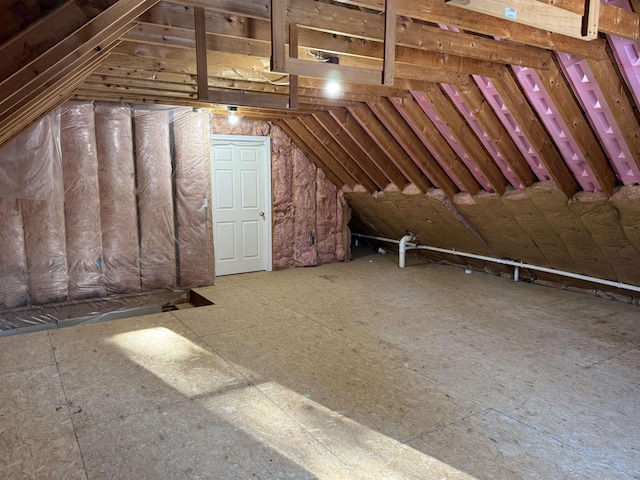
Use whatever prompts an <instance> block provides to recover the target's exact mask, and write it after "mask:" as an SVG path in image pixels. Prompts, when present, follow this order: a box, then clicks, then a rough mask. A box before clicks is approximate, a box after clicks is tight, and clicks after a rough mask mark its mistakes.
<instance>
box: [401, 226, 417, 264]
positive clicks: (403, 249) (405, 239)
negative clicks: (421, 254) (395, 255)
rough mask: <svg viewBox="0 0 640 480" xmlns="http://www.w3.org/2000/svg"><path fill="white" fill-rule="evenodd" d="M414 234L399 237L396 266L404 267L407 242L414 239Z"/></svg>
mask: <svg viewBox="0 0 640 480" xmlns="http://www.w3.org/2000/svg"><path fill="white" fill-rule="evenodd" d="M415 239H416V237H415V235H410V234H409V235H405V236H404V237H402V238H401V239H400V249H399V259H398V267H400V268H404V261H405V258H406V253H407V243H408V242H410V241H411V240H415Z"/></svg>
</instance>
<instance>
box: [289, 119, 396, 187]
mask: <svg viewBox="0 0 640 480" xmlns="http://www.w3.org/2000/svg"><path fill="white" fill-rule="evenodd" d="M298 120H299V121H300V122H301V123H302V124H303V125H304V126H305V127H306V128H307V130H308V131H309V133H310V134H311V135H313V136H314V137H315V138H317V139H318V141H319V142H320V143H321V144H322V145H324V147H325V148H326V150H327V151H328V152H329V153H331V155H332V157H331V159H332V160H335V161H336V162H338V163H339V164H340V165H341V166H342V167H343V168H344V169H345V170H346V171H347V172H349V175H351V176H352V177H353V178H355V179H356V181H357V182H358V183H359V184H360V185H362V186H363V187H364V188H365V189H366V190H367V191H368V192H369V193H373V192H375V191H376V190H382V189H383V188H384V187H385V186H386V185H387V182H386V181H385V182H384V183H383V185H382V186H379V185H377V184H376V183H375V182H374V181H373V180H372V179H371V177H370V176H369V175H368V174H367V173H366V172H365V171H364V170H363V169H362V168H361V167H360V165H359V164H358V163H357V162H356V161H354V159H353V158H352V157H351V156H350V155H349V153H348V152H346V151H345V150H344V149H343V148H342V146H341V145H340V144H339V143H338V142H336V141H335V139H334V138H333V137H332V136H331V135H329V133H328V132H327V131H326V130H325V129H324V127H323V126H322V124H320V123H319V122H318V120H316V119H315V118H314V117H313V116H311V115H301V116H300V117H298ZM385 180H386V179H385Z"/></svg>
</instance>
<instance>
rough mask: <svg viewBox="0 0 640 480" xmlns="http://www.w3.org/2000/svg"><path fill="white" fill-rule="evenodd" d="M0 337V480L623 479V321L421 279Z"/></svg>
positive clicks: (452, 272) (485, 288) (424, 272)
mask: <svg viewBox="0 0 640 480" xmlns="http://www.w3.org/2000/svg"><path fill="white" fill-rule="evenodd" d="M396 260H397V257H394V256H392V255H384V256H383V255H371V256H363V257H359V258H357V259H356V260H354V261H352V262H350V263H348V264H332V265H325V266H321V267H317V268H307V269H294V270H286V271H280V272H273V273H267V272H261V273H255V274H248V275H238V276H231V277H225V278H220V279H219V280H218V285H217V286H215V287H210V288H203V289H200V290H199V291H200V292H201V293H202V294H204V295H205V296H207V297H209V298H210V299H212V300H213V301H214V302H215V303H216V304H215V305H213V306H209V307H202V308H197V309H189V310H179V311H175V312H169V313H164V314H159V315H151V316H146V317H139V318H135V319H128V320H118V321H112V322H104V323H99V324H94V325H90V326H83V327H76V328H67V329H60V330H55V331H54V330H51V331H47V332H38V333H33V334H26V335H20V336H14V337H6V338H0V472H1V473H0V477H2V478H11V479H22V478H56V479H62V478H64V479H76V478H77V479H85V478H88V479H91V480H94V479H111V478H118V479H135V480H142V479H150V480H157V479H203V478H212V479H250V478H261V479H268V478H291V479H305V478H331V479H333V478H340V479H343V478H347V479H349V478H363V479H369V478H371V479H382V478H394V479H410V478H415V479H431V478H433V479H438V480H440V479H469V480H471V479H520V478H522V479H551V478H553V479H580V480H585V479H598V480H600V479H608V478H615V479H633V478H636V479H637V478H640V464H639V461H638V459H639V458H640V435H639V434H638V432H640V373H639V372H640V348H639V346H640V309H639V307H637V306H633V305H627V304H622V303H616V302H613V301H609V300H604V299H600V298H596V297H591V296H586V295H583V294H579V293H574V292H568V291H562V290H556V289H551V288H545V287H541V286H535V285H528V284H524V283H514V282H512V281H509V280H508V279H506V278H500V277H494V276H489V275H483V274H480V273H474V274H472V275H465V274H464V273H463V271H462V270H461V269H459V268H456V267H449V266H443V265H436V264H422V265H417V264H414V265H410V266H409V267H408V268H406V269H404V270H400V269H398V268H397V267H396V264H395V262H396Z"/></svg>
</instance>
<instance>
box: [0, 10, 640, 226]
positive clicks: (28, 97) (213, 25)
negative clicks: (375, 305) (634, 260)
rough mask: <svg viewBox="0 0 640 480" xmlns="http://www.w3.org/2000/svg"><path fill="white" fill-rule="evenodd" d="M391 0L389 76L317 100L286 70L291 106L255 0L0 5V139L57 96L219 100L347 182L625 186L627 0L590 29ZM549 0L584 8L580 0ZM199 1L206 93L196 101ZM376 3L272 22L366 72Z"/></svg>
mask: <svg viewBox="0 0 640 480" xmlns="http://www.w3.org/2000/svg"><path fill="white" fill-rule="evenodd" d="M393 3H396V4H397V5H396V13H397V17H396V29H395V63H394V64H393V66H394V76H395V81H394V83H393V85H388V86H384V85H374V84H372V83H374V82H371V81H370V79H366V81H365V79H363V81H362V82H353V83H346V82H343V83H342V91H341V93H340V94H339V95H338V96H337V97H335V98H332V97H330V96H329V94H327V93H326V92H325V89H324V87H325V84H326V80H325V79H322V78H312V77H306V76H300V78H299V87H298V94H299V107H298V108H297V109H293V108H286V107H285V104H286V103H287V102H288V101H289V98H290V86H289V76H288V75H286V74H282V73H274V72H271V71H270V56H271V35H272V33H271V22H270V18H271V2H270V0H221V1H214V0H178V1H175V2H164V1H161V2H157V1H152V0H118V1H114V0H72V1H68V2H60V1H57V0H40V1H36V0H31V1H28V0H14V1H13V2H5V3H4V4H3V7H2V8H4V11H2V12H1V13H2V16H3V19H7V20H8V22H3V24H7V23H8V24H9V25H10V27H9V28H8V29H7V30H6V31H5V32H3V35H4V38H3V42H4V43H2V44H1V45H0V79H2V80H1V83H0V112H2V113H1V116H0V146H1V145H3V144H5V143H6V142H7V141H9V140H10V139H11V138H13V137H15V136H16V135H17V134H18V133H19V132H20V131H22V130H23V129H24V128H26V127H27V126H28V125H30V124H31V123H33V122H34V121H35V120H37V118H39V117H40V116H41V115H43V114H45V113H47V112H48V111H50V110H51V109H52V108H54V107H55V106H57V105H59V104H60V103H62V102H63V101H65V100H67V99H69V98H76V99H87V100H105V101H117V102H120V101H123V102H129V103H159V104H173V105H187V106H193V107H205V108H210V109H211V111H212V112H213V113H214V114H216V115H227V114H228V111H227V106H228V105H235V106H238V107H239V115H240V116H241V117H246V118H260V119H268V120H272V121H274V123H276V124H277V125H279V126H280V127H281V128H282V129H283V130H284V131H285V132H286V133H287V134H289V136H291V137H292V138H293V140H294V141H295V142H296V144H297V145H298V147H299V148H300V149H301V150H302V151H303V152H305V153H306V154H307V155H308V156H309V157H310V158H311V159H312V160H313V161H314V163H316V165H317V166H319V167H321V168H322V169H323V170H324V171H325V172H326V174H327V176H328V178H329V179H331V180H332V181H333V182H334V183H335V184H336V185H337V186H338V187H339V188H343V189H344V190H345V191H346V192H356V193H357V192H366V193H368V194H376V192H381V191H386V192H401V191H403V190H406V189H407V186H410V188H411V189H415V190H416V191H417V192H422V193H425V192H428V191H430V190H431V189H433V188H435V189H438V190H439V191H441V192H442V193H443V194H444V196H445V198H447V199H449V200H453V199H454V198H455V196H456V195H460V194H463V195H470V196H478V195H481V194H484V193H487V194H494V195H496V196H497V197H502V196H504V195H505V194H506V193H508V192H510V191H521V190H525V189H527V188H530V187H532V186H534V184H537V183H538V182H544V184H545V185H549V184H551V185H553V186H554V188H556V189H557V190H558V191H559V192H560V193H561V196H563V197H564V198H565V199H570V198H572V197H574V196H575V195H576V194H578V193H580V192H601V195H603V196H604V198H605V199H608V198H609V197H611V196H612V195H613V194H614V189H615V188H616V187H619V186H621V185H635V184H638V183H640V112H639V111H638V106H639V105H640V42H639V38H640V15H638V14H637V13H634V11H635V12H637V11H640V3H639V2H638V0H611V1H608V2H603V3H601V5H600V15H599V37H598V38H597V39H595V40H592V41H585V40H581V39H577V38H572V37H568V36H564V35H560V34H557V33H551V32H548V31H545V30H540V29H538V28H535V27H531V26H526V25H522V24H518V23H514V22H511V21H509V20H506V19H498V18H495V17H490V16H487V15H482V14H478V13H475V12H471V11H468V10H465V9H462V8H459V7H456V6H451V5H448V4H446V3H444V1H442V0H397V2H393ZM507 3H508V2H507ZM548 3H551V4H553V5H554V6H555V7H558V8H561V9H564V10H568V11H572V12H575V13H579V14H582V12H583V11H584V4H583V2H582V1H578V0H557V1H549V2H548ZM198 8H203V9H204V14H205V25H206V47H207V50H206V58H207V68H208V78H207V83H208V88H209V92H208V96H209V97H208V98H209V99H210V100H211V101H213V103H211V101H207V102H203V101H200V100H198V98H199V96H198V89H197V75H196V72H197V61H196V49H195V44H196V40H195V31H194V30H195V28H194V10H196V9H198ZM384 9H385V5H384V0H336V1H329V0H325V1H314V0H288V1H287V2H286V23H287V24H288V25H291V24H295V25H297V36H298V45H299V49H298V52H297V54H298V57H299V58H300V59H305V60H309V61H313V62H318V63H320V62H322V61H323V60H324V61H326V60H327V59H328V58H329V57H334V59H335V58H337V59H338V61H339V64H340V67H343V66H345V67H358V68H365V69H375V70H381V69H382V65H383V56H384V54H385V45H384V43H383V39H384V24H385V18H384V14H383V13H384ZM287 33H288V31H287ZM285 41H286V42H288V41H289V39H288V34H287V35H286V38H285ZM203 57H204V55H202V56H201V58H203ZM334 59H333V61H335V60H334ZM200 98H203V97H202V96H201V97H200ZM278 105H281V107H277V106H278ZM354 203H357V201H354ZM354 208H355V207H354ZM468 214H469V215H471V213H470V212H468Z"/></svg>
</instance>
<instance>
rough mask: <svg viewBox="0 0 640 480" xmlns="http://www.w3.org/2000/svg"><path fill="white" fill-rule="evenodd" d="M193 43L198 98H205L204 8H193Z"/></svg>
mask: <svg viewBox="0 0 640 480" xmlns="http://www.w3.org/2000/svg"><path fill="white" fill-rule="evenodd" d="M193 19H194V30H195V43H196V45H195V46H196V71H197V76H198V79H197V80H198V83H197V84H198V99H200V100H206V99H207V91H208V90H209V85H208V81H207V78H208V74H207V30H206V28H207V27H206V25H205V18H204V8H202V7H195V8H194V9H193Z"/></svg>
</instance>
